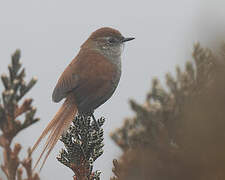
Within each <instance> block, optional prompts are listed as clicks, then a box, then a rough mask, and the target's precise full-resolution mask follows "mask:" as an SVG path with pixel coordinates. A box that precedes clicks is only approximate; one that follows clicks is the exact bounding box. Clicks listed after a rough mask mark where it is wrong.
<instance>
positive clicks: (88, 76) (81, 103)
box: [32, 27, 134, 167]
mask: <svg viewBox="0 0 225 180" xmlns="http://www.w3.org/2000/svg"><path fill="white" fill-rule="evenodd" d="M133 39H134V38H125V37H123V36H122V35H121V33H120V32H119V31H118V30H115V29H112V28H109V27H104V28H100V29H98V30H96V31H95V32H93V33H92V34H91V35H90V37H89V38H88V39H87V40H86V41H85V42H84V44H83V45H82V46H81V49H80V51H79V53H78V55H77V56H76V57H75V58H74V59H73V60H72V62H71V63H70V64H69V65H68V66H67V68H66V69H65V70H64V72H63V73H62V75H61V77H60V78H59V80H58V82H57V84H56V86H55V89H54V91H53V94H52V100H53V101H54V102H59V101H61V100H62V99H64V98H65V101H64V103H63V105H62V106H61V108H60V109H59V110H58V112H57V113H56V115H55V117H54V118H53V119H52V120H51V122H50V123H49V124H48V125H47V127H46V128H45V129H44V131H43V132H42V134H41V136H40V137H39V139H38V140H37V142H36V143H35V145H34V146H33V148H32V152H33V151H34V150H35V149H36V147H37V146H38V144H39V143H40V142H41V140H42V139H43V138H44V137H45V136H46V135H48V134H49V135H48V138H47V141H46V143H45V146H44V149H43V151H42V153H41V155H40V157H39V159H38V161H37V163H36V165H37V164H38V162H39V161H40V159H41V157H42V156H43V155H44V153H45V152H46V153H47V154H46V156H45V158H44V160H43V163H42V167H43V165H44V163H45V161H46V159H47V157H48V156H49V154H50V152H51V151H52V149H53V148H54V146H55V144H56V142H57V141H58V139H59V138H60V136H61V135H62V133H63V132H64V131H65V130H66V129H67V128H68V126H69V125H70V123H71V122H72V120H73V118H74V117H75V115H76V113H77V112H79V114H90V115H93V112H94V110H95V109H96V108H98V107H99V106H100V105H102V104H103V103H105V102H106V101H107V100H108V99H109V98H110V97H111V96H112V94H113V93H114V91H115V89H116V87H117V85H118V83H119V80H120V76H121V53H122V51H123V45H124V42H126V41H130V40H133ZM93 118H94V117H93ZM36 165H35V166H36Z"/></svg>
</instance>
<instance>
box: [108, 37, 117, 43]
mask: <svg viewBox="0 0 225 180" xmlns="http://www.w3.org/2000/svg"><path fill="white" fill-rule="evenodd" d="M108 41H109V43H110V44H114V43H115V42H116V39H115V38H112V37H111V38H109V39H108Z"/></svg>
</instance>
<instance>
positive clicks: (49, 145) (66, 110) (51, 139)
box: [31, 96, 77, 170]
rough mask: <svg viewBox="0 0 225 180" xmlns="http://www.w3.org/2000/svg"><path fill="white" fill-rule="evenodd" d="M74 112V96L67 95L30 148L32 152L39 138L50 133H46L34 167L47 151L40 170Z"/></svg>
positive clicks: (75, 111)
mask: <svg viewBox="0 0 225 180" xmlns="http://www.w3.org/2000/svg"><path fill="white" fill-rule="evenodd" d="M76 113H77V106H76V104H75V102H74V98H73V97H71V96H68V97H67V98H66V100H65V102H64V103H63V105H62V106H61V108H60V109H59V110H58V112H57V113H56V115H55V117H54V118H53V119H52V120H51V122H50V123H49V124H48V126H47V127H46V128H45V129H44V131H43V132H42V134H41V136H40V137H39V138H38V140H37V142H36V143H35V145H34V146H33V148H32V150H31V153H32V152H33V151H34V150H35V149H36V148H37V146H38V145H39V143H40V142H41V140H42V139H43V138H44V137H45V136H46V135H48V134H49V133H50V134H49V135H48V139H47V141H46V143H45V146H44V149H43V150H42V152H41V155H40V157H39V158H38V160H37V162H36V164H35V166H34V169H35V168H36V167H37V165H38V163H39V162H40V160H41V158H42V156H43V155H44V153H45V152H47V154H46V155H45V158H44V160H43V163H42V165H41V168H40V170H41V169H42V167H43V166H44V164H45V162H46V160H47V158H48V156H49V154H50V152H51V151H52V149H53V148H54V146H55V145H56V143H57V141H58V139H59V138H60V136H61V135H62V133H63V131H64V130H66V129H67V128H68V126H69V125H70V123H71V122H72V120H73V118H74V116H75V115H76Z"/></svg>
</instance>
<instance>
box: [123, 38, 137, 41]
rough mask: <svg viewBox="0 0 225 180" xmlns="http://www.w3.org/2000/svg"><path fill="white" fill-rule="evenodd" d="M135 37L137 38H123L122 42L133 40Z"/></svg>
mask: <svg viewBox="0 0 225 180" xmlns="http://www.w3.org/2000/svg"><path fill="white" fill-rule="evenodd" d="M133 39H135V38H134V37H129V38H123V39H122V42H127V41H131V40H133Z"/></svg>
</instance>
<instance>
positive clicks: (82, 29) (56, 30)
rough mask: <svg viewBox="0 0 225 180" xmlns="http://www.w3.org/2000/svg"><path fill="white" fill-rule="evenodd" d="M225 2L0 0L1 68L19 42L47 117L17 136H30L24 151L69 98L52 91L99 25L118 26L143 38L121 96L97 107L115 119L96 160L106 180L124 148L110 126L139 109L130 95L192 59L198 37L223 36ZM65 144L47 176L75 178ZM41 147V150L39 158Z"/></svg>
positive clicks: (125, 72) (128, 50) (133, 46)
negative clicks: (59, 99) (64, 161)
mask: <svg viewBox="0 0 225 180" xmlns="http://www.w3.org/2000/svg"><path fill="white" fill-rule="evenodd" d="M224 5H225V3H224V2H223V1H219V0H217V1H216V0H214V1H210V0H208V1H207V0H171V1H165V0H164V1H163V0H146V1H142V0H138V1H130V0H123V1H121V0H112V1H106V0H95V1H85V0H83V1H78V0H64V1H62V0H19V1H3V0H0V62H1V63H0V73H1V74H2V73H3V72H7V65H8V63H9V62H10V56H11V54H12V53H13V52H14V51H15V50H16V49H17V48H19V49H21V51H22V63H23V65H24V67H26V72H27V77H28V78H31V77H32V76H36V77H37V78H38V83H37V85H36V86H35V87H34V88H33V90H32V91H31V92H30V93H29V94H27V96H26V97H32V98H34V105H35V106H36V107H37V109H38V112H37V116H39V117H40V118H41V121H40V122H39V123H37V124H36V125H33V126H32V127H30V128H28V129H27V130H24V131H23V132H22V133H21V134H19V135H18V137H17V138H16V139H15V141H14V142H22V143H23V147H24V148H23V152H22V153H21V156H23V155H24V154H25V153H26V148H27V147H28V146H32V145H33V144H34V141H36V139H37V138H38V137H39V135H40V133H41V131H42V130H43V128H44V127H45V126H46V125H47V124H48V122H49V121H50V120H51V118H52V117H53V116H54V114H55V113H56V112H57V110H58V108H59V107H60V104H61V103H59V104H55V103H53V102H52V101H51V93H52V90H53V88H54V86H55V84H56V81H57V79H58V77H59V76H60V74H61V73H62V71H63V70H64V68H65V67H66V66H67V65H68V64H69V63H70V61H71V60H72V59H73V58H74V56H76V54H77V53H78V51H79V47H80V45H81V44H82V43H83V42H84V41H85V40H86V39H87V37H88V36H89V35H90V33H91V32H93V31H95V30H96V29H97V28H100V27H103V26H110V27H113V28H116V29H118V30H120V32H121V33H122V34H123V35H124V36H134V37H136V39H135V40H134V41H131V42H129V43H127V44H126V47H125V50H124V53H123V59H122V78H121V81H120V83H119V86H118V88H117V90H116V92H115V94H114V96H113V97H112V98H111V99H110V100H109V101H108V102H106V103H105V104H104V105H102V106H101V107H100V108H99V109H98V110H97V111H96V113H95V115H96V117H100V116H104V117H105V118H106V119H107V121H106V123H105V126H104V130H105V141H104V143H105V147H104V154H103V155H102V156H101V157H100V158H99V159H98V160H97V161H96V162H95V164H94V165H95V169H99V170H101V171H102V172H103V173H102V175H101V178H102V179H104V180H105V179H109V177H110V176H111V175H112V173H111V168H112V159H113V158H116V157H119V155H120V153H121V152H120V150H119V148H118V147H117V146H116V145H115V144H114V143H113V142H112V141H111V140H110V137H109V133H110V132H112V131H113V130H115V128H117V127H120V126H121V125H122V122H123V119H124V118H125V117H129V116H132V115H133V113H132V112H131V110H130V108H129V105H128V99H129V98H133V99H135V100H137V101H138V102H140V103H143V102H144V99H145V95H146V93H147V91H148V90H149V89H150V82H151V79H152V78H153V77H155V76H156V77H159V78H160V79H161V80H163V78H164V75H165V73H166V72H168V71H170V72H173V71H174V68H175V65H177V64H180V65H183V64H184V62H185V61H186V60H190V59H191V52H192V47H193V43H194V42H196V41H200V42H202V44H204V45H206V44H207V43H208V42H209V41H211V40H212V39H213V38H214V37H215V36H216V37H217V38H221V34H223V32H224V30H225V29H224V22H225V21H224V18H225V11H224ZM0 88H1V89H0V90H1V91H2V86H1V85H0ZM61 147H62V144H61V143H58V145H57V146H56V147H55V149H54V150H53V153H52V154H51V155H50V157H49V159H48V161H47V163H46V165H45V167H44V169H43V170H42V172H41V174H40V176H41V179H43V180H48V179H58V180H60V179H71V178H72V175H73V173H72V171H71V170H69V169H68V168H66V167H65V166H63V165H61V164H60V163H59V162H57V160H56V159H55V157H56V155H57V154H58V152H59V150H60V148H61ZM40 151H41V148H39V149H38V150H37V151H36V152H35V155H34V158H35V159H36V158H37V157H38V155H39V153H40ZM1 174H2V173H1V172H0V176H1Z"/></svg>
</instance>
